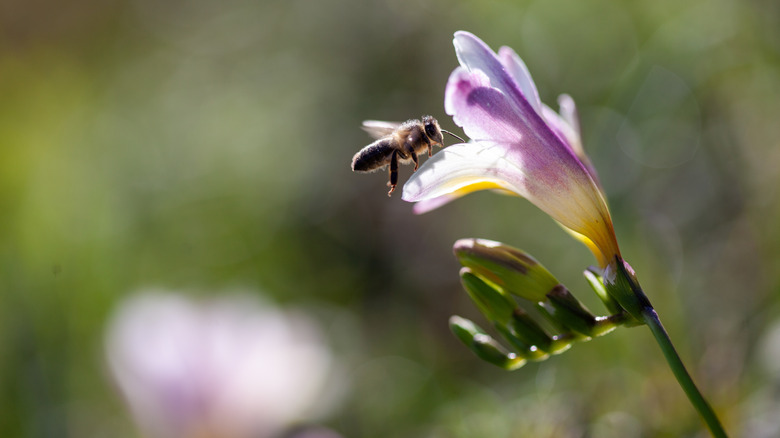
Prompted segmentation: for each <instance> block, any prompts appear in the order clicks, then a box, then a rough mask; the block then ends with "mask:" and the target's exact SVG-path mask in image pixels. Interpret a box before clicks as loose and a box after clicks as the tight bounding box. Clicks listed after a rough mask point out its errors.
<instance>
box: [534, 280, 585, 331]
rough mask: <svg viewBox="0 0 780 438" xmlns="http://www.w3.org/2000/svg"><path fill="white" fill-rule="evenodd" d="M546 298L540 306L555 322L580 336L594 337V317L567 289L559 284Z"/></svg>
mask: <svg viewBox="0 0 780 438" xmlns="http://www.w3.org/2000/svg"><path fill="white" fill-rule="evenodd" d="M547 298H548V301H547V302H546V303H544V304H543V305H542V306H543V307H544V308H545V309H546V310H547V312H548V313H549V314H550V316H552V317H553V318H554V319H555V320H556V321H558V322H559V323H561V324H562V325H563V326H564V327H566V328H569V329H571V330H573V331H575V332H577V333H579V334H581V335H584V336H587V337H592V336H594V334H593V328H594V326H595V325H596V317H595V316H594V315H593V314H592V313H590V312H589V311H588V309H586V308H585V306H583V305H582V303H580V302H579V300H577V299H576V298H574V295H572V294H571V293H570V292H569V291H568V289H566V288H565V287H563V285H560V284H559V285H557V286H556V287H555V288H553V290H551V291H550V292H549V293H547Z"/></svg>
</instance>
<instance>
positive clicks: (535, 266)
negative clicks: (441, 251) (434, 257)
mask: <svg viewBox="0 0 780 438" xmlns="http://www.w3.org/2000/svg"><path fill="white" fill-rule="evenodd" d="M453 251H454V252H455V256H456V257H457V258H458V260H459V261H460V263H461V264H462V265H463V266H466V267H468V268H470V269H471V270H472V272H473V273H474V274H475V275H478V276H479V277H481V278H483V279H485V280H486V281H489V282H490V283H492V284H494V285H495V286H496V287H497V288H499V289H500V290H501V291H502V292H504V293H511V294H514V295H516V296H519V297H521V298H525V299H527V300H529V301H531V302H534V303H538V302H540V301H544V300H546V299H547V298H546V294H547V292H549V291H551V290H552V289H553V288H554V287H555V286H556V285H557V284H558V280H557V279H556V278H555V277H553V275H552V274H550V272H549V271H548V270H547V269H545V267H544V266H542V265H541V264H540V263H539V262H537V261H536V260H535V259H534V258H533V257H531V256H530V255H528V254H526V253H525V252H523V251H520V250H518V249H515V248H512V247H510V246H507V245H504V244H502V243H500V242H494V241H491V240H484V239H461V240H458V241H457V242H455V246H454V247H453Z"/></svg>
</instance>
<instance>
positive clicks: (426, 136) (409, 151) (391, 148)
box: [352, 116, 463, 196]
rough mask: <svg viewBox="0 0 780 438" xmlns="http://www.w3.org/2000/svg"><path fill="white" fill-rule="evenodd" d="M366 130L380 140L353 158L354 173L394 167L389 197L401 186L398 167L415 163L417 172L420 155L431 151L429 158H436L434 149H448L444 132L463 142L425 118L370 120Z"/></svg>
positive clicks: (364, 123)
mask: <svg viewBox="0 0 780 438" xmlns="http://www.w3.org/2000/svg"><path fill="white" fill-rule="evenodd" d="M363 130H365V131H366V132H368V133H369V135H371V136H372V137H374V138H375V139H376V141H375V142H373V143H371V144H370V145H368V146H366V147H364V148H363V149H361V150H360V151H358V153H356V154H355V156H354V157H352V170H353V171H355V172H373V171H375V170H378V169H383V168H384V167H385V166H387V165H388V164H389V165H390V181H389V182H388V183H387V185H388V186H390V191H389V192H387V196H390V195H392V194H393V191H394V190H395V186H396V185H397V184H398V163H401V164H408V163H414V170H417V167H419V165H420V162H419V159H418V154H422V153H423V152H424V151H426V150H427V151H428V156H429V157H430V156H431V155H433V146H434V145H439V146H441V147H444V139H443V137H442V132H444V133H447V134H449V135H451V136H453V137H455V138H457V139H458V140H460V141H463V139H462V138H460V137H458V136H457V135H455V134H453V133H451V132H449V131H446V130H444V129H441V128H440V127H439V122H437V121H436V119H434V118H433V117H431V116H423V118H422V120H416V119H412V120H407V121H405V122H403V123H394V122H380V121H377V120H366V121H365V122H363Z"/></svg>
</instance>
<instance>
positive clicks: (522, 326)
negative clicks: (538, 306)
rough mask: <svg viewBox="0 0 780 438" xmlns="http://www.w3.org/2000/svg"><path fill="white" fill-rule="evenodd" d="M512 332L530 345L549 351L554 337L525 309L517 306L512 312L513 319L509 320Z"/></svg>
mask: <svg viewBox="0 0 780 438" xmlns="http://www.w3.org/2000/svg"><path fill="white" fill-rule="evenodd" d="M509 327H511V328H512V332H514V334H515V335H516V336H517V338H519V339H520V340H521V341H523V342H524V343H526V344H528V345H532V346H535V347H536V348H538V349H539V350H541V351H543V352H545V353H549V352H550V346H551V344H552V337H550V335H548V334H547V332H545V331H544V329H542V327H540V326H539V324H537V323H536V322H535V321H534V320H533V319H532V318H531V317H530V316H529V315H528V313H526V312H525V311H524V310H523V309H521V308H519V307H518V308H517V309H515V311H514V312H513V313H512V319H511V321H510V322H509Z"/></svg>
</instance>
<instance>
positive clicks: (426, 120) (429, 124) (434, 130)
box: [422, 116, 444, 146]
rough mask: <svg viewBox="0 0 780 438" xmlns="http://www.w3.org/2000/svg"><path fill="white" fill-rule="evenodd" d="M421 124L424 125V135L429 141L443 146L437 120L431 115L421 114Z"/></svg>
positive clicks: (442, 138)
mask: <svg viewBox="0 0 780 438" xmlns="http://www.w3.org/2000/svg"><path fill="white" fill-rule="evenodd" d="M422 122H423V125H424V126H425V135H427V136H428V138H429V139H430V140H431V143H436V144H439V145H441V146H444V137H443V136H442V134H441V128H439V122H437V121H436V119H434V118H433V117H431V116H423V118H422Z"/></svg>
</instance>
